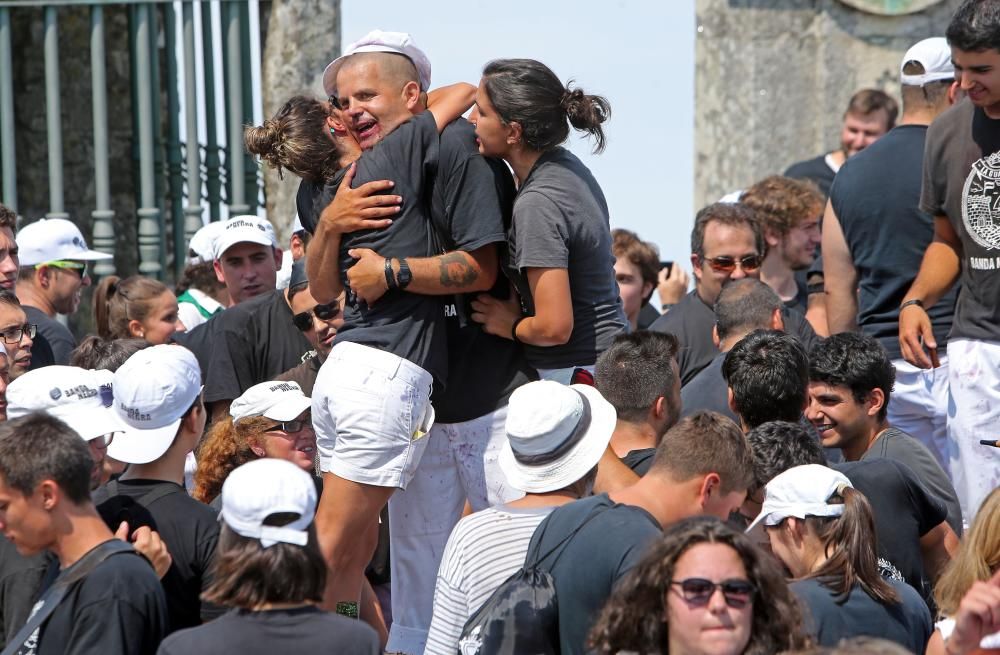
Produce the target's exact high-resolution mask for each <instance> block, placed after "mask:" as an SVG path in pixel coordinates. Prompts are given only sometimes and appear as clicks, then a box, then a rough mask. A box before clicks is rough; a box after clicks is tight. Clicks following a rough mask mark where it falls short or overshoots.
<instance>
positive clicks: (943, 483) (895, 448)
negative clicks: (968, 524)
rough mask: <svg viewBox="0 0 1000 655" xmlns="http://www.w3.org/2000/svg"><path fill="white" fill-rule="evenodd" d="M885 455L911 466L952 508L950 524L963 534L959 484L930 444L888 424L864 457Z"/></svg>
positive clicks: (924, 483)
mask: <svg viewBox="0 0 1000 655" xmlns="http://www.w3.org/2000/svg"><path fill="white" fill-rule="evenodd" d="M874 457H884V458H886V459H891V460H895V461H897V462H901V463H903V464H905V465H906V466H908V467H909V468H910V469H911V470H912V471H913V472H914V473H916V475H917V481H918V482H920V484H922V485H923V487H924V489H926V490H927V491H928V492H929V493H930V494H931V495H932V496H934V497H935V498H937V499H938V500H939V501H941V503H942V504H943V505H944V506H945V507H946V508H947V510H948V518H947V521H948V525H950V526H951V528H952V529H953V530H954V531H955V534H958V535H960V534H962V508H961V506H960V505H959V503H958V496H957V495H956V494H955V486H954V485H952V483H951V480H949V479H948V476H947V475H946V474H945V472H944V469H942V468H941V465H940V464H938V461H937V460H936V459H934V455H932V454H931V451H929V450H928V449H927V446H925V445H924V444H922V443H920V442H919V441H917V440H916V439H914V438H913V437H911V436H910V435H908V434H906V433H905V432H903V431H902V430H899V429H897V428H888V429H887V430H886V431H885V432H883V433H882V436H881V437H879V438H878V439H876V440H875V443H873V444H872V446H871V448H869V449H868V450H867V451H866V452H865V454H864V455H862V456H861V461H864V460H866V459H872V458H874Z"/></svg>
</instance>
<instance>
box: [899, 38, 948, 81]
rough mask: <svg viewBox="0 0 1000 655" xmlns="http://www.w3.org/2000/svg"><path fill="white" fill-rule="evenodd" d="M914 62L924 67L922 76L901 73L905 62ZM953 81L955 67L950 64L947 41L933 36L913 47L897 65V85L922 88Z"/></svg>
mask: <svg viewBox="0 0 1000 655" xmlns="http://www.w3.org/2000/svg"><path fill="white" fill-rule="evenodd" d="M908 61H916V62H919V63H920V65H921V66H923V67H924V73H923V75H907V74H905V73H903V67H904V66H906V62H908ZM953 79H955V66H954V65H953V64H952V63H951V48H950V47H949V46H948V39H946V38H944V37H943V36H934V37H931V38H929V39H924V40H923V41H920V42H918V43H916V44H915V45H913V46H912V47H911V48H910V49H909V50H907V51H906V54H905V55H903V61H902V63H900V65H899V83H900V84H902V85H904V86H924V85H925V84H929V83H931V82H937V81H940V80H953Z"/></svg>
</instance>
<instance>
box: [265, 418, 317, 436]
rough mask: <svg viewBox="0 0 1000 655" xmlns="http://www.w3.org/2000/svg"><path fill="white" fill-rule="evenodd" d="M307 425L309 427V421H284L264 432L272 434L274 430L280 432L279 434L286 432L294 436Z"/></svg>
mask: <svg viewBox="0 0 1000 655" xmlns="http://www.w3.org/2000/svg"><path fill="white" fill-rule="evenodd" d="M310 420H311V419H310ZM307 425H309V420H306V421H299V420H295V421H284V422H282V423H278V424H276V425H272V426H271V427H269V428H268V429H267V430H265V432H274V431H275V430H280V431H281V432H287V433H288V434H296V433H298V432H301V431H302V429H303V428H304V427H306V426H307Z"/></svg>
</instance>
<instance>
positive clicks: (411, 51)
mask: <svg viewBox="0 0 1000 655" xmlns="http://www.w3.org/2000/svg"><path fill="white" fill-rule="evenodd" d="M362 52H393V53H395V54H397V55H403V56H404V57H406V58H407V59H409V60H410V61H412V62H413V66H414V67H415V68H416V69H417V77H418V78H419V80H420V90H421V91H426V90H427V89H429V88H430V86H431V60H430V59H428V58H427V55H425V54H424V52H423V50H421V49H420V48H418V47H417V44H416V43H414V42H413V37H412V36H410V35H409V34H407V33H406V32H383V31H382V30H372V31H371V32H369V33H368V34H365V35H364V36H363V37H361V38H360V39H358V40H357V41H355V42H354V43H352V44H351V45H349V46H347V48H345V49H344V54H342V55H341V56H339V57H337V58H336V59H334V60H333V61H331V62H330V63H329V64H328V65H327V67H326V70H324V71H323V90H324V91H325V92H326V95H328V96H332V95H334V94H335V93H337V72H338V71H339V70H340V67H341V66H343V65H344V60H345V59H347V58H348V57H350V56H351V55H356V54H359V53H362Z"/></svg>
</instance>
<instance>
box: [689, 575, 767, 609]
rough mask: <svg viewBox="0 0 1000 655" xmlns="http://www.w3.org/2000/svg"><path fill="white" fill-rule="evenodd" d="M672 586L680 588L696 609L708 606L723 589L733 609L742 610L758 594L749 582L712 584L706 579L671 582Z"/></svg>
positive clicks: (728, 581)
mask: <svg viewBox="0 0 1000 655" xmlns="http://www.w3.org/2000/svg"><path fill="white" fill-rule="evenodd" d="M670 584H671V585H677V586H679V587H680V588H681V596H683V597H684V600H686V601H687V602H688V603H690V604H691V605H693V606H695V607H704V606H706V605H708V601H709V600H711V598H712V595H713V594H714V593H715V590H716V589H721V590H722V595H723V597H725V599H726V605H728V606H729V607H732V608H733V609H742V608H744V607H746V606H747V605H748V604H749V603H750V601H751V600H753V596H754V594H755V593H756V592H757V589H756V587H754V586H753V585H752V584H751V583H750V582H749V581H747V580H723V581H722V582H712V581H711V580H706V579H705V578H688V579H687V580H671V581H670Z"/></svg>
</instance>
